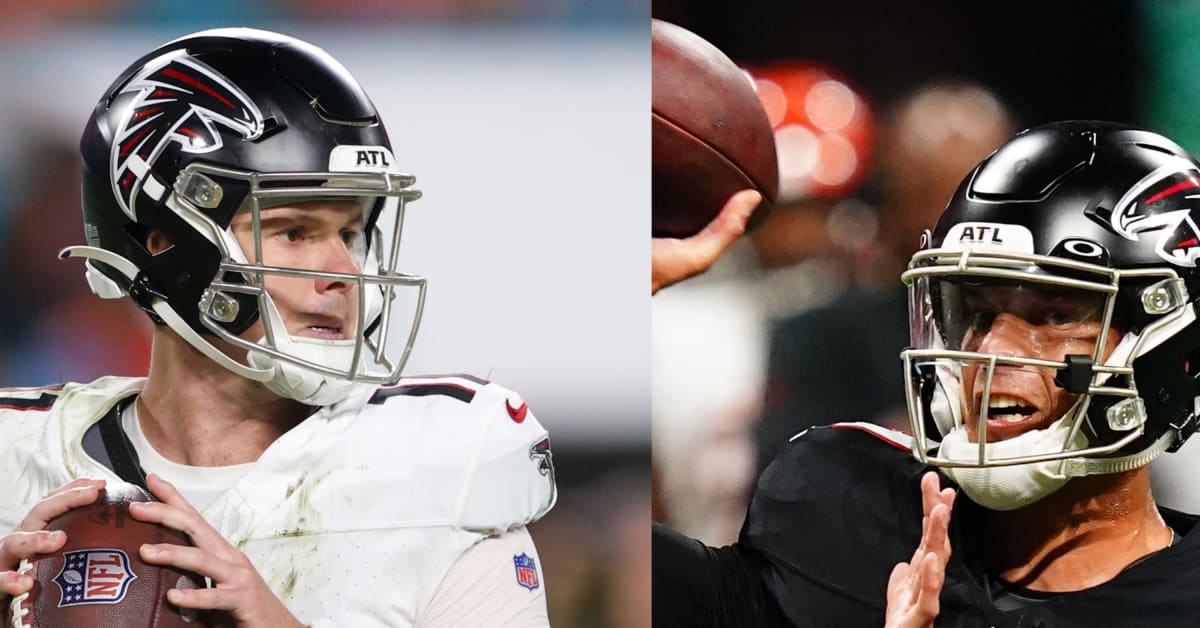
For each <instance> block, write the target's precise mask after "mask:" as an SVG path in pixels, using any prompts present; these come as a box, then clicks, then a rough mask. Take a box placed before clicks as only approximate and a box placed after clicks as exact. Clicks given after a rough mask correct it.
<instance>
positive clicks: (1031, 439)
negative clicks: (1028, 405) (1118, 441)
mask: <svg viewBox="0 0 1200 628" xmlns="http://www.w3.org/2000/svg"><path fill="white" fill-rule="evenodd" d="M1070 431H1071V427H1070V424H1069V423H1068V422H1066V421H1064V420H1062V419H1059V420H1057V421H1055V422H1054V423H1052V424H1051V425H1050V426H1049V427H1047V428H1045V429H1041V430H1030V431H1028V432H1025V433H1024V434H1021V435H1019V436H1016V437H1013V438H1010V439H1007V440H1002V441H996V442H991V443H988V444H987V453H988V458H990V459H992V460H997V459H1002V458H1009V457H1015V456H1033V455H1039V454H1050V453H1056V452H1059V451H1061V450H1062V446H1063V441H1064V440H1066V438H1067V435H1068V434H1069V433H1070ZM1086 446H1087V437H1086V436H1084V435H1083V431H1082V430H1080V432H1078V433H1077V434H1076V435H1075V437H1074V438H1073V439H1072V440H1071V442H1070V443H1069V444H1068V449H1082V448H1084V447H1086ZM978 452H979V445H978V443H972V442H969V441H968V440H967V429H966V427H956V428H954V429H952V430H950V432H949V433H948V434H946V436H945V438H943V439H942V444H941V448H940V450H939V455H940V456H943V457H945V458H948V459H951V460H955V461H962V462H975V461H976V459H977V455H978ZM1068 469H1071V466H1070V465H1065V464H1064V461H1062V460H1053V461H1048V462H1034V463H1028V464H1014V465H1008V466H1002V467H988V468H969V467H943V468H942V471H944V472H945V473H946V475H947V476H949V477H950V479H951V480H954V482H955V483H957V484H958V485H959V486H960V487H962V490H963V492H964V493H966V494H967V497H970V498H971V500H972V501H974V502H975V503H977V504H979V505H980V506H983V507H985V508H990V509H992V510H1016V509H1018V508H1023V507H1025V506H1028V505H1030V504H1032V503H1034V502H1036V501H1038V500H1040V499H1042V498H1043V497H1046V496H1047V495H1049V494H1051V493H1053V492H1054V491H1057V490H1058V489H1060V488H1062V486H1063V485H1064V484H1066V483H1067V480H1069V479H1071V477H1073V476H1074V475H1076V474H1075V473H1071V472H1070V471H1068Z"/></svg>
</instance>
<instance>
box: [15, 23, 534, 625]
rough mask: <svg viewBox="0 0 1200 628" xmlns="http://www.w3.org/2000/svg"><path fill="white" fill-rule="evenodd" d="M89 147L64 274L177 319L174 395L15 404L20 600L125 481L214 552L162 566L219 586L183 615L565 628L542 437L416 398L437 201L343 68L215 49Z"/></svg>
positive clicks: (153, 81)
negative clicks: (76, 273) (427, 211)
mask: <svg viewBox="0 0 1200 628" xmlns="http://www.w3.org/2000/svg"><path fill="white" fill-rule="evenodd" d="M81 150H82V154H83V162H84V183H83V205H84V220H85V235H86V239H87V245H86V246H77V247H71V248H69V249H67V250H65V251H64V252H63V257H76V258H83V259H84V260H85V262H84V264H85V267H86V276H87V280H88V282H89V285H90V286H91V287H92V290H93V291H94V292H96V293H97V294H98V295H100V296H101V297H104V298H121V297H124V296H128V297H130V298H132V299H133V300H134V301H135V302H136V303H137V304H138V306H140V307H141V308H142V309H143V310H145V311H146V312H147V314H148V315H149V316H150V317H151V318H152V319H153V320H154V321H155V323H156V324H157V325H156V329H155V332H154V345H153V353H152V359H151V367H150V373H149V376H148V377H147V378H144V379H143V378H136V379H134V378H116V377H108V378H102V379H99V380H97V381H95V382H92V383H88V384H68V385H66V386H62V387H55V388H45V389H22V390H6V391H0V443H3V444H4V445H3V447H4V451H3V454H4V455H3V456H0V495H3V496H4V497H3V499H0V534H4V536H3V537H0V589H2V593H0V597H6V596H8V597H14V598H17V599H18V600H19V599H20V598H21V596H24V595H28V592H29V591H30V588H31V586H32V580H31V578H30V576H29V574H28V573H27V571H22V570H21V568H20V565H21V563H22V560H23V559H27V558H29V557H31V556H34V555H37V554H49V553H53V552H55V551H58V550H59V549H60V548H61V547H62V546H63V545H64V543H65V542H66V539H65V537H64V536H63V535H62V534H61V533H49V532H45V531H43V530H42V528H43V527H44V526H45V525H46V523H47V522H48V521H49V520H51V519H53V518H54V517H56V516H58V515H60V514H62V513H64V512H66V511H67V510H69V509H71V508H75V507H79V506H82V505H85V504H88V503H91V502H92V501H94V500H95V499H96V497H97V494H98V491H99V489H100V488H101V487H102V486H103V485H104V483H105V482H106V481H120V480H123V481H127V482H134V483H138V484H142V485H143V486H146V487H147V488H149V490H150V491H151V492H152V493H154V494H155V495H156V496H157V497H158V498H159V499H160V500H161V501H160V502H156V503H150V504H145V505H135V506H134V507H133V509H132V515H133V516H134V517H135V518H137V519H141V520H143V521H152V522H159V523H162V524H164V525H166V526H168V527H171V528H175V529H177V530H181V531H183V532H185V533H187V534H188V536H189V537H190V538H191V539H192V541H193V543H194V547H183V546H177V545H155V546H150V545H147V546H143V547H142V548H141V556H142V558H143V559H144V560H146V561H147V562H151V563H158V564H166V565H174V566H176V567H180V568H184V569H190V570H193V571H195V572H198V573H200V574H202V575H204V576H206V577H208V578H209V579H211V581H212V584H213V586H212V587H211V588H206V589H194V590H172V591H170V592H169V593H168V598H169V600H170V601H171V602H172V603H173V604H175V605H177V606H179V607H182V608H194V609H221V610H224V611H228V612H229V613H230V614H231V615H232V617H233V618H234V619H235V620H236V623H237V624H238V625H241V626H271V627H278V626H292V625H297V626H298V625H322V626H373V625H388V626H422V627H441V626H520V627H524V626H545V625H547V624H548V621H547V615H546V605H545V593H544V592H545V588H544V585H543V583H542V582H541V579H540V575H541V564H540V560H539V558H538V555H537V552H536V550H535V548H534V546H533V543H532V541H531V540H530V537H529V534H528V532H527V531H526V529H525V526H526V525H527V524H529V523H531V522H533V521H536V520H537V519H538V518H540V517H541V516H542V515H544V514H545V513H546V512H547V511H548V510H549V509H550V508H551V507H552V506H553V504H554V501H555V489H554V470H553V466H552V464H551V457H550V447H549V440H548V438H547V435H546V431H545V430H544V429H543V428H542V427H541V425H539V424H538V422H537V420H536V419H535V418H534V417H533V415H532V414H531V413H530V412H529V409H528V406H527V405H526V404H525V402H524V401H522V400H521V398H520V397H518V396H517V395H515V394H514V393H512V392H510V391H507V390H505V389H503V388H501V387H499V386H497V385H495V384H491V383H488V382H486V381H483V380H479V379H476V378H473V377H468V376H438V377H428V378H408V379H404V380H401V379H400V378H399V376H400V371H401V368H402V367H403V365H404V361H405V358H407V356H408V353H409V351H410V350H411V347H412V343H413V340H414V338H415V336H416V331H417V326H418V323H419V321H420V310H421V306H422V304H423V301H424V290H425V281H424V279H422V278H420V277H418V276H414V275H409V274H404V273H400V272H397V271H396V270H395V264H396V254H397V249H396V247H397V246H398V245H399V241H400V225H401V222H402V220H403V214H404V209H405V205H406V203H408V202H410V201H413V200H415V199H417V198H419V196H420V193H419V192H418V191H416V190H415V189H413V187H412V186H413V184H414V179H413V178H412V177H411V176H408V175H406V174H403V173H401V172H400V171H399V170H397V168H396V164H395V159H394V157H393V155H392V153H391V149H390V144H389V141H388V138H387V134H386V132H385V130H384V128H383V125H382V123H381V122H380V120H379V116H378V114H377V112H376V110H375V108H374V106H373V105H372V103H371V101H370V100H369V99H368V98H367V96H366V94H365V93H364V92H363V90H362V88H361V87H360V86H359V85H358V84H357V83H356V82H355V81H354V79H353V78H351V76H350V74H349V73H348V72H347V71H346V70H345V68H343V67H342V66H341V65H340V64H338V62H337V61H335V60H334V59H333V58H332V57H330V56H329V55H328V54H326V53H325V52H324V51H322V50H320V49H319V48H316V47H314V46H312V45H310V44H308V43H305V42H302V41H299V40H296V39H293V38H290V37H286V36H282V35H278V34H275V33H268V32H264V31H255V30H249V29H223V30H216V31H205V32H201V33H196V34H194V35H191V36H188V37H184V38H182V39H179V40H176V41H173V42H170V43H168V44H166V45H164V46H162V47H160V48H158V49H157V50H154V51H153V52H151V53H149V54H147V55H146V56H144V57H142V58H141V59H139V60H138V61H136V62H135V63H134V64H133V65H132V66H130V67H129V69H128V70H126V71H125V72H124V73H123V74H122V75H121V76H120V77H119V78H118V79H117V80H116V82H115V83H114V84H113V85H112V87H110V88H109V90H108V92H107V93H106V94H104V96H103V98H101V100H100V102H99V104H98V105H97V106H96V109H95V112H94V113H93V115H92V118H91V119H90V120H89V121H88V124H87V127H86V129H85V130H84V134H83V140H82V142H81ZM405 303H407V304H409V305H410V306H411V308H410V311H408V312H401V311H400V310H401V309H402V308H401V307H400V304H405ZM397 325H403V326H406V327H407V329H400V330H397V329H396V326H397ZM389 327H390V328H389ZM398 331H399V332H402V333H397V332H398ZM389 336H390V337H400V338H405V339H406V340H407V345H406V346H405V347H403V350H402V352H399V353H398V354H395V353H389V352H387V351H386V350H385V349H386V346H385V339H386V338H387V337H389ZM10 531H11V532H10ZM43 594H50V593H49V592H43ZM12 619H13V621H14V623H19V622H20V617H19V616H18V617H12Z"/></svg>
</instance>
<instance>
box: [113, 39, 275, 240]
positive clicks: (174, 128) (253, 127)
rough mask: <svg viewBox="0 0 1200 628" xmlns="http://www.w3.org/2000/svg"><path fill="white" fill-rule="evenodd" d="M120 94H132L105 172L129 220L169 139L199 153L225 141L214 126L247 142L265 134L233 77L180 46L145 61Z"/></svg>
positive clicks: (260, 119) (255, 109) (254, 108)
mask: <svg viewBox="0 0 1200 628" xmlns="http://www.w3.org/2000/svg"><path fill="white" fill-rule="evenodd" d="M120 93H121V94H127V93H135V94H136V95H135V96H134V98H133V100H132V102H131V103H130V105H129V106H128V109H127V110H126V112H125V115H124V116H123V117H122V118H121V123H120V127H119V128H118V129H117V132H116V134H115V136H114V137H115V139H114V141H113V144H112V156H111V162H110V163H111V166H110V167H111V172H110V173H109V174H110V180H111V181H112V182H113V192H114V194H115V196H116V197H117V200H118V202H120V204H121V208H122V209H124V210H125V213H127V214H129V216H130V217H133V218H136V215H135V212H134V198H135V197H136V196H137V193H138V192H139V191H140V190H142V189H144V188H145V186H146V185H147V177H153V174H152V173H151V172H150V171H151V169H152V167H153V166H154V162H155V161H156V160H157V159H158V158H159V156H160V155H161V154H162V152H163V151H164V150H166V148H167V146H168V145H169V144H170V143H171V142H175V143H176V144H178V145H179V150H182V151H183V152H186V153H196V154H199V153H208V152H212V151H215V150H217V149H219V148H221V146H222V145H223V141H222V139H221V133H220V132H219V131H218V130H217V128H216V125H220V126H223V127H225V128H227V129H230V130H232V131H233V132H235V133H237V134H238V135H240V136H241V137H242V138H244V139H247V140H253V139H255V138H257V137H259V136H260V135H262V132H263V116H262V113H261V112H260V111H259V110H258V107H257V106H256V105H255V104H254V102H253V101H251V100H250V98H249V97H247V96H246V94H245V93H244V92H243V91H242V90H241V89H240V88H238V86H237V85H234V84H233V82H232V81H230V80H229V79H227V78H225V77H224V76H221V74H220V73H218V72H217V71H216V70H214V69H212V68H211V67H209V66H207V65H205V64H204V63H202V62H200V61H198V60H196V59H194V58H192V57H190V56H188V55H187V53H186V52H184V51H182V50H181V51H178V52H175V53H173V54H169V55H166V56H163V57H161V58H159V59H157V60H155V61H154V62H153V63H151V64H149V65H147V66H146V67H145V68H143V69H142V70H141V71H140V72H138V73H137V74H136V75H134V77H133V78H132V79H130V80H129V82H128V83H126V84H125V87H124V88H123V89H122V90H121V91H120ZM156 184H157V186H159V187H160V188H161V186H163V185H164V184H163V182H162V181H156Z"/></svg>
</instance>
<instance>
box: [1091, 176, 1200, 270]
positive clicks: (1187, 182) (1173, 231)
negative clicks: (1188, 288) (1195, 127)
mask: <svg viewBox="0 0 1200 628" xmlns="http://www.w3.org/2000/svg"><path fill="white" fill-rule="evenodd" d="M1196 188H1200V171H1197V170H1196V166H1195V165H1193V164H1192V163H1191V162H1190V161H1187V160H1185V159H1179V160H1178V161H1177V162H1176V163H1173V164H1171V165H1168V166H1164V167H1162V168H1159V169H1157V170H1155V171H1154V172H1151V173H1150V174H1148V175H1146V176H1145V178H1143V179H1142V180H1141V181H1139V182H1138V183H1137V185H1135V186H1133V187H1132V188H1130V189H1129V191H1128V192H1126V193H1125V195H1124V196H1122V197H1121V200H1120V201H1119V202H1118V203H1117V207H1116V210H1115V211H1113V213H1112V221H1111V222H1112V227H1113V230H1114V231H1116V232H1117V233H1119V234H1120V235H1122V236H1123V237H1125V238H1127V239H1130V240H1137V239H1138V237H1139V236H1140V235H1141V234H1142V233H1146V232H1150V231H1157V232H1159V235H1158V242H1157V243H1156V244H1155V249H1154V250H1155V252H1156V253H1158V256H1159V257H1161V258H1163V259H1164V260H1166V261H1168V262H1170V263H1172V264H1175V265H1176V266H1186V267H1189V268H1193V267H1195V266H1196V260H1197V259H1200V229H1198V228H1197V227H1196V222H1195V220H1193V219H1192V207H1193V206H1194V204H1195V201H1196V199H1197V198H1200V192H1196ZM1188 191H1193V192H1194V193H1192V194H1186V192H1188Z"/></svg>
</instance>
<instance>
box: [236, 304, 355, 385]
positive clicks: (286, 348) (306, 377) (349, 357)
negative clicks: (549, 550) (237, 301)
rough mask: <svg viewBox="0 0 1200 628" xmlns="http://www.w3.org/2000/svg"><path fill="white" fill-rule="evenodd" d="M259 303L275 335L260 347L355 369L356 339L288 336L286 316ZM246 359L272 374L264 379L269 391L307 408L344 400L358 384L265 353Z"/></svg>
mask: <svg viewBox="0 0 1200 628" xmlns="http://www.w3.org/2000/svg"><path fill="white" fill-rule="evenodd" d="M259 303H260V304H263V308H262V309H263V311H262V315H263V316H265V317H270V319H271V325H270V326H269V327H268V328H269V329H271V330H272V333H271V335H270V337H268V335H267V334H265V333H264V334H263V337H262V338H261V339H260V340H259V341H258V344H260V345H262V346H263V347H266V348H271V349H274V350H276V351H279V352H281V353H285V354H287V355H289V356H295V357H296V358H298V359H300V360H305V361H308V362H313V363H314V364H318V365H321V366H324V367H327V368H332V369H336V370H340V371H345V372H347V373H349V372H350V371H351V370H353V366H354V348H355V344H356V342H355V341H354V340H322V339H319V338H303V337H297V336H293V335H291V334H289V333H287V327H286V326H285V325H284V322H283V317H282V316H280V315H279V310H278V309H276V307H275V304H274V303H273V302H272V301H271V300H270V299H261V300H260V301H259ZM246 357H247V360H248V361H249V362H250V364H251V365H253V366H255V367H258V368H260V369H263V370H265V371H268V372H270V373H271V376H270V377H269V378H268V379H266V380H263V385H265V386H266V387H267V389H268V390H270V391H271V392H273V393H275V394H277V395H279V396H280V397H286V398H288V399H294V400H296V401H299V402H301V403H303V404H306V405H310V406H327V405H331V404H334V403H337V402H339V401H342V400H343V399H345V398H346V397H347V396H348V395H349V394H350V392H351V391H352V390H353V389H354V384H355V382H354V381H353V380H351V379H348V378H341V377H333V376H330V375H327V374H325V373H319V372H317V371H314V370H312V369H308V368H304V367H302V366H299V365H297V364H294V363H292V362H290V361H288V360H281V359H279V358H276V357H275V356H272V355H270V354H268V353H264V352H262V351H254V350H251V351H250V352H249V353H248V354H247V356H246Z"/></svg>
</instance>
